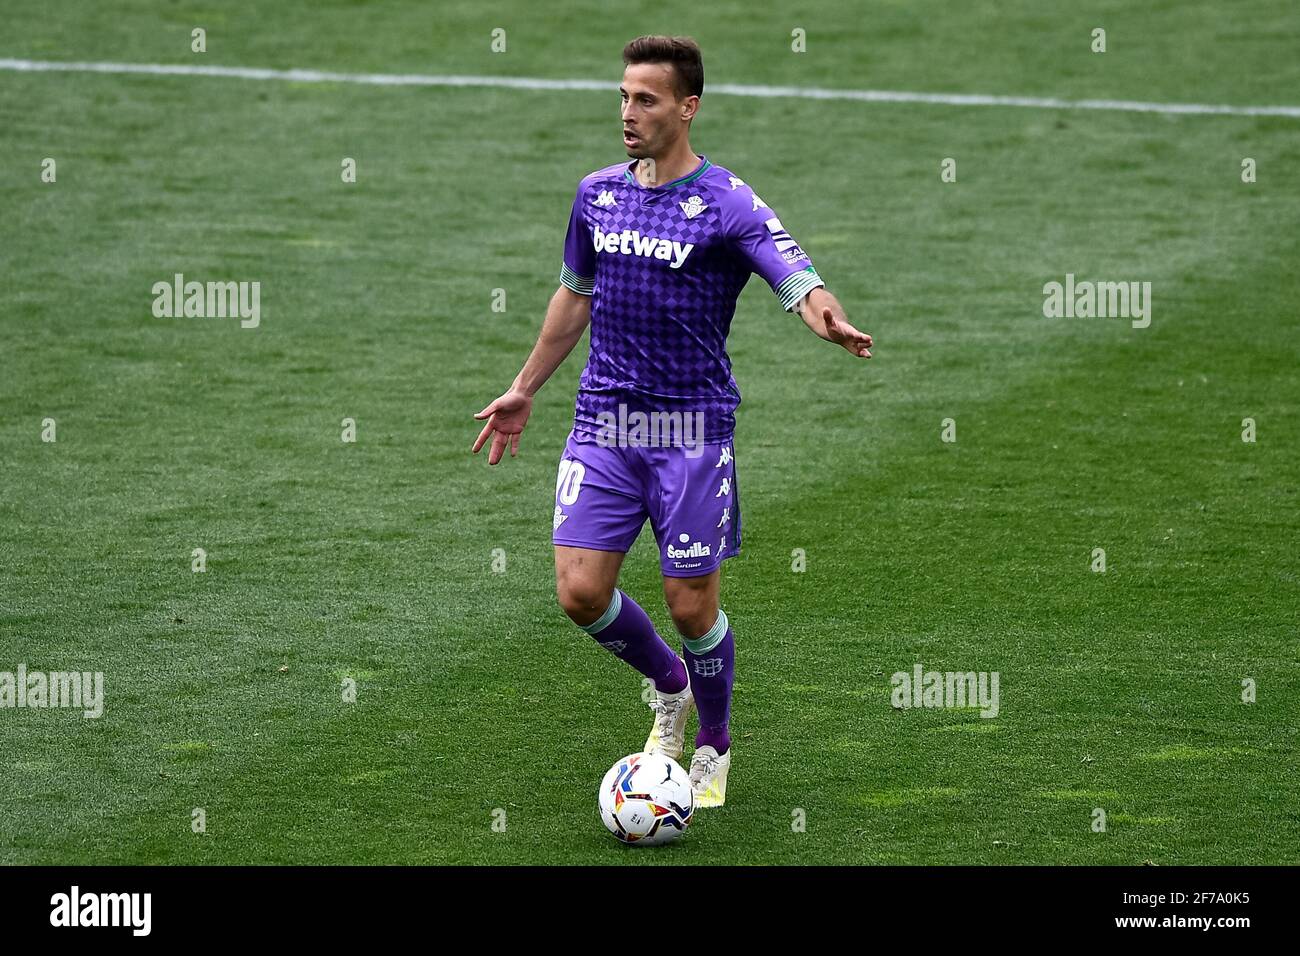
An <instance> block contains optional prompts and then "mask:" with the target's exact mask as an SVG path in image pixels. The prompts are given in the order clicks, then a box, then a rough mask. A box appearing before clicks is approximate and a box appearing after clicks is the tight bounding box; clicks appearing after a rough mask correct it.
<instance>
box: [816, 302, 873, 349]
mask: <svg viewBox="0 0 1300 956" xmlns="http://www.w3.org/2000/svg"><path fill="white" fill-rule="evenodd" d="M821 312H822V322H823V323H824V324H825V326H826V340H827V341H828V342H834V343H835V344H836V345H841V346H843V347H844V348H846V349H848V350H849V351H850V352H852V353H853V354H854V355H856V356H857V357H858V358H871V336H870V335H868V334H867V333H866V332H859V331H858V330H857V329H855V328H854V327H853V326H851V325H849V322H848V320H847V319H844V318H840V317H839V316H837V315H836V314H835V312H834V311H833V310H832V309H831V308H830V307H829V306H822V310H821Z"/></svg>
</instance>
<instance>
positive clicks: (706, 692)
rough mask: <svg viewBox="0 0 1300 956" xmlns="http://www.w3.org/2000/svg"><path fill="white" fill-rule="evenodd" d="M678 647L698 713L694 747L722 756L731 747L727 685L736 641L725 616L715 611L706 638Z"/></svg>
mask: <svg viewBox="0 0 1300 956" xmlns="http://www.w3.org/2000/svg"><path fill="white" fill-rule="evenodd" d="M719 635H720V636H719ZM682 645H683V649H684V650H685V657H686V666H687V668H688V669H689V671H690V675H691V693H692V694H694V696H695V707H696V708H697V709H698V710H699V712H700V732H699V733H698V734H696V735H695V747H696V749H699V748H700V747H712V748H713V749H714V750H716V751H717V752H718V753H719V754H724V753H726V752H727V750H728V749H730V747H731V734H730V733H728V731H727V724H728V723H729V721H730V719H731V685H732V683H733V682H734V680H735V671H736V640H735V637H734V636H733V635H732V633H731V628H730V627H729V626H728V624H727V615H726V614H724V613H723V612H722V611H721V610H719V611H718V621H717V623H716V624H714V625H713V628H712V630H710V631H709V633H708V634H705V635H704V636H703V637H699V638H694V639H690V640H688V639H683V641H682Z"/></svg>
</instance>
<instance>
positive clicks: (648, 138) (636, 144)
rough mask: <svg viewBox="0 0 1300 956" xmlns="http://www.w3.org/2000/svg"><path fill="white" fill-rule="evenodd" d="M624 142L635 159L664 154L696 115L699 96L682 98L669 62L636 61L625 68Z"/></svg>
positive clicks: (623, 95) (628, 152) (621, 89)
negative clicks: (675, 86) (678, 95)
mask: <svg viewBox="0 0 1300 956" xmlns="http://www.w3.org/2000/svg"><path fill="white" fill-rule="evenodd" d="M619 92H620V94H621V95H622V97H623V145H624V147H626V149H627V154H628V155H629V156H631V157H632V158H633V159H646V158H654V157H656V156H662V155H664V154H665V153H666V152H667V151H668V149H669V147H671V146H672V145H673V143H675V142H676V141H677V138H678V137H679V136H681V135H682V134H683V133H684V132H685V130H686V127H687V123H686V121H687V120H688V119H689V118H690V117H691V116H693V115H695V108H696V104H698V103H699V100H698V99H697V98H696V97H693V96H688V97H687V98H686V99H685V100H679V99H678V98H677V93H676V92H675V91H674V90H673V68H672V67H671V66H670V65H669V64H667V63H634V64H633V65H631V66H629V67H628V68H627V69H625V70H624V71H623V85H622V86H620V87H619Z"/></svg>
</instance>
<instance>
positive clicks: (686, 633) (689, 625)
mask: <svg viewBox="0 0 1300 956" xmlns="http://www.w3.org/2000/svg"><path fill="white" fill-rule="evenodd" d="M711 597H712V595H708V594H686V595H679V596H676V597H674V598H673V600H672V602H671V603H670V604H669V606H668V613H669V614H671V615H672V618H673V626H674V627H676V628H677V633H678V634H680V635H681V636H682V637H686V638H690V639H692V640H693V639H695V638H697V637H703V636H704V635H705V634H707V633H709V630H710V629H711V628H712V627H713V625H714V624H715V623H716V622H717V620H718V606H717V604H715V603H714V602H713V601H712V600H711Z"/></svg>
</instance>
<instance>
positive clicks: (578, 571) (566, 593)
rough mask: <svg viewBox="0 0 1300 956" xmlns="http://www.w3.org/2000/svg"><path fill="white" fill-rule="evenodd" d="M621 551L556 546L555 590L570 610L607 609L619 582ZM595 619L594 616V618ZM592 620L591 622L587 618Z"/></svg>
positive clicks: (561, 601)
mask: <svg viewBox="0 0 1300 956" xmlns="http://www.w3.org/2000/svg"><path fill="white" fill-rule="evenodd" d="M624 557H626V555H624V554H623V553H621V552H618V551H596V550H594V549H592V548H574V547H569V546H567V545H558V544H557V545H556V546H555V593H556V595H557V597H558V598H559V600H560V604H561V605H563V606H564V609H565V610H566V611H570V612H571V613H572V612H573V611H577V610H583V609H586V610H592V611H595V612H596V617H599V616H600V615H601V614H602V613H604V610H605V608H607V607H609V602H610V600H611V599H612V598H613V597H614V588H615V587H617V586H618V572H619V570H620V569H621V568H622V567H623V558H624ZM593 620H594V618H593ZM586 623H590V622H586Z"/></svg>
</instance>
